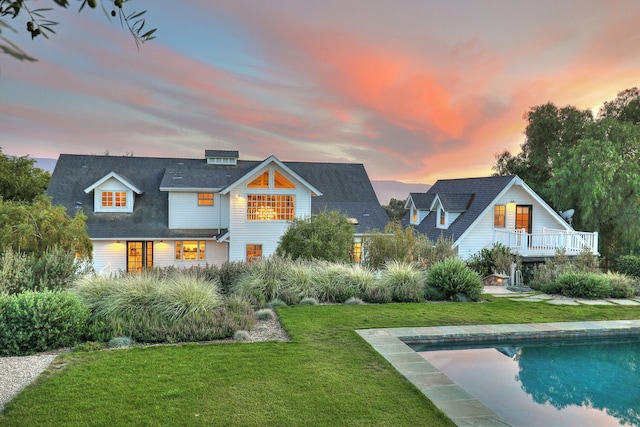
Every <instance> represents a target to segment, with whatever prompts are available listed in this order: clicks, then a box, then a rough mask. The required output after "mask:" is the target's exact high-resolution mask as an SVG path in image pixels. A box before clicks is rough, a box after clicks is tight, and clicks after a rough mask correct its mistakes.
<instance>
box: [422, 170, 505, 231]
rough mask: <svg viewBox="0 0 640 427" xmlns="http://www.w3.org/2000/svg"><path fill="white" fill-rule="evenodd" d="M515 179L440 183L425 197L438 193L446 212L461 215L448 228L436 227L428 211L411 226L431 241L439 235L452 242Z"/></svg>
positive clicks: (497, 177)
mask: <svg viewBox="0 0 640 427" xmlns="http://www.w3.org/2000/svg"><path fill="white" fill-rule="evenodd" d="M514 178H515V175H508V176H491V177H485V178H463V179H444V180H439V181H437V182H436V183H435V184H434V185H433V187H431V188H430V189H429V191H427V192H426V193H425V194H427V195H429V194H430V195H432V196H433V197H435V195H436V194H437V195H438V197H439V198H440V200H441V201H442V203H443V205H445V210H447V211H448V212H462V213H461V214H460V215H459V216H458V218H456V220H455V221H454V222H453V223H452V224H451V225H449V228H447V229H441V228H437V227H436V217H437V213H436V212H430V213H429V214H428V215H427V216H426V217H425V218H424V219H423V220H422V222H421V223H420V225H418V226H414V227H415V228H416V229H417V230H418V231H420V232H421V233H424V234H425V235H426V236H427V237H428V238H429V239H430V240H432V241H436V240H438V238H439V237H440V236H442V237H445V238H448V239H453V240H454V241H455V240H457V239H458V238H459V237H460V236H461V235H462V234H463V233H464V232H465V231H466V230H467V228H469V226H470V225H471V224H472V223H473V222H474V221H475V220H476V219H477V218H478V216H479V215H480V214H481V213H482V212H483V211H484V210H485V209H486V208H487V206H489V205H490V204H491V203H492V202H493V201H494V200H495V198H496V197H497V196H498V195H499V194H500V193H501V192H502V190H504V189H505V187H506V186H507V185H508V184H509V183H510V182H511V181H512V180H513V179H514ZM445 200H446V202H445ZM446 204H449V206H448V207H447V205H446ZM463 207H464V209H462V208H463ZM449 208H451V210H449ZM458 209H460V210H458Z"/></svg>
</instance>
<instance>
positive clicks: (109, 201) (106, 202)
mask: <svg viewBox="0 0 640 427" xmlns="http://www.w3.org/2000/svg"><path fill="white" fill-rule="evenodd" d="M102 206H103V207H105V208H107V207H111V206H113V191H103V192H102Z"/></svg>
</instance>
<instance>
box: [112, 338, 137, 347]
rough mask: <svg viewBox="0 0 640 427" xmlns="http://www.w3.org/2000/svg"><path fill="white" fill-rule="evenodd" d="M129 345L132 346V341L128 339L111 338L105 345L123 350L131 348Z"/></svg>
mask: <svg viewBox="0 0 640 427" xmlns="http://www.w3.org/2000/svg"><path fill="white" fill-rule="evenodd" d="M131 345H133V341H132V340H131V338H129V337H113V338H111V339H110V340H109V342H108V343H107V347H109V348H125V347H131Z"/></svg>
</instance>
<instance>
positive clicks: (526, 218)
mask: <svg viewBox="0 0 640 427" xmlns="http://www.w3.org/2000/svg"><path fill="white" fill-rule="evenodd" d="M532 210H533V206H532V205H516V231H522V230H523V229H524V230H525V231H526V233H527V236H526V239H527V246H530V245H531V229H532V225H531V224H532V222H531V217H532V215H531V213H532Z"/></svg>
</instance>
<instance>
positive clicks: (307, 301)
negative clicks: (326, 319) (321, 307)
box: [299, 297, 318, 305]
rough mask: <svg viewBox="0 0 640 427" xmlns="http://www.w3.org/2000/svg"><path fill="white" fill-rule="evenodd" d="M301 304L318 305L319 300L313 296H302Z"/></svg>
mask: <svg viewBox="0 0 640 427" xmlns="http://www.w3.org/2000/svg"><path fill="white" fill-rule="evenodd" d="M299 305H318V300H317V299H315V298H311V297H306V298H302V299H301V300H300V303H299Z"/></svg>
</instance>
